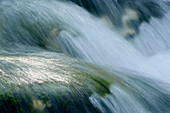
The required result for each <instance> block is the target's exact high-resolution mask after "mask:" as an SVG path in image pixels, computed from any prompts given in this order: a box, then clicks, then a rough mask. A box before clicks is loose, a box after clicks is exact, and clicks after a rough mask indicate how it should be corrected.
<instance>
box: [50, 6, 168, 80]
mask: <svg viewBox="0 0 170 113" xmlns="http://www.w3.org/2000/svg"><path fill="white" fill-rule="evenodd" d="M60 6H62V5H60ZM67 9H68V10H69V11H70V12H74V13H70V12H64V13H63V12H62V14H63V15H62V16H64V17H63V19H65V20H64V21H65V22H67V24H68V25H69V26H71V27H72V28H73V29H74V30H75V31H76V32H77V35H76V37H75V38H73V37H72V35H71V34H69V33H68V32H66V31H63V32H60V34H59V37H60V38H62V40H63V39H64V40H65V46H64V48H70V47H72V48H74V49H71V50H69V51H71V52H69V53H71V54H72V55H73V56H75V57H80V58H82V59H84V60H86V61H89V62H92V63H96V64H98V65H101V66H104V67H107V68H109V69H114V70H119V71H123V70H122V69H124V68H125V69H130V70H132V71H134V72H135V71H136V72H138V73H144V74H143V75H144V76H148V77H151V78H153V79H158V80H164V81H166V82H169V83H170V79H169V77H168V76H169V74H168V72H169V71H168V70H169V69H168V64H167V63H164V62H166V61H167V62H168V55H167V56H166V55H164V56H163V57H164V58H165V59H166V60H163V59H160V58H157V57H156V58H154V57H150V56H145V55H143V54H148V55H150V54H151V53H155V52H157V53H159V52H161V51H163V50H167V49H168V48H169V44H170V43H169V42H170V39H169V37H168V35H169V34H170V31H169V29H168V25H170V23H169V22H170V21H169V19H168V17H170V16H169V14H166V16H165V17H164V18H163V19H162V20H160V19H155V18H153V19H152V20H151V22H150V23H149V24H146V23H144V24H143V25H142V26H141V33H140V34H139V36H137V37H135V38H134V40H131V43H129V42H128V41H126V40H125V39H124V38H123V37H121V36H120V35H119V34H118V33H116V31H115V30H114V29H112V28H111V27H110V26H109V25H108V24H107V23H106V22H103V21H102V20H100V19H97V18H95V17H93V16H92V15H90V14H89V13H87V12H86V11H85V10H83V9H81V8H79V7H76V9H75V8H70V7H67ZM77 9H78V10H77ZM53 11H54V10H53ZM148 37H149V38H148ZM68 43H69V44H68ZM62 44H63V42H62ZM133 45H134V46H133ZM67 46H68V47H67ZM64 50H65V49H64ZM66 52H67V51H66ZM141 53H142V54H141ZM160 54H161V53H160ZM167 54H168V52H167ZM161 58H162V57H161ZM159 64H161V65H160V66H159ZM161 67H162V68H163V69H162V68H161ZM158 68H159V69H158ZM165 70H166V72H165ZM165 76H166V77H165ZM164 77H165V78H164Z"/></svg>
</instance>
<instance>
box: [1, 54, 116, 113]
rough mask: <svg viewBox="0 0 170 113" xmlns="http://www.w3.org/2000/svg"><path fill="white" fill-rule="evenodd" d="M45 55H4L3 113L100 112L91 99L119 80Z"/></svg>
mask: <svg viewBox="0 0 170 113" xmlns="http://www.w3.org/2000/svg"><path fill="white" fill-rule="evenodd" d="M41 54H42V55H41ZM41 54H34V53H29V54H20V55H16V54H15V55H12V54H11V55H7V56H6V55H4V56H0V59H1V62H0V69H1V74H0V77H1V80H0V81H1V82H0V83H1V84H0V104H1V105H0V112H24V113H25V112H99V110H98V109H97V108H96V107H94V106H93V105H92V103H91V102H90V100H89V97H90V96H91V95H92V94H97V95H99V96H101V97H103V96H105V95H106V94H109V93H110V90H109V87H110V85H111V84H113V83H114V82H117V81H116V80H115V79H114V78H113V77H112V76H110V75H109V74H107V73H105V72H104V71H103V70H101V69H100V68H99V67H95V66H93V65H92V64H88V63H84V62H82V61H78V60H75V59H72V58H68V57H66V56H64V55H62V54H60V55H59V54H56V53H52V52H51V53H46V52H42V53H41Z"/></svg>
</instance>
